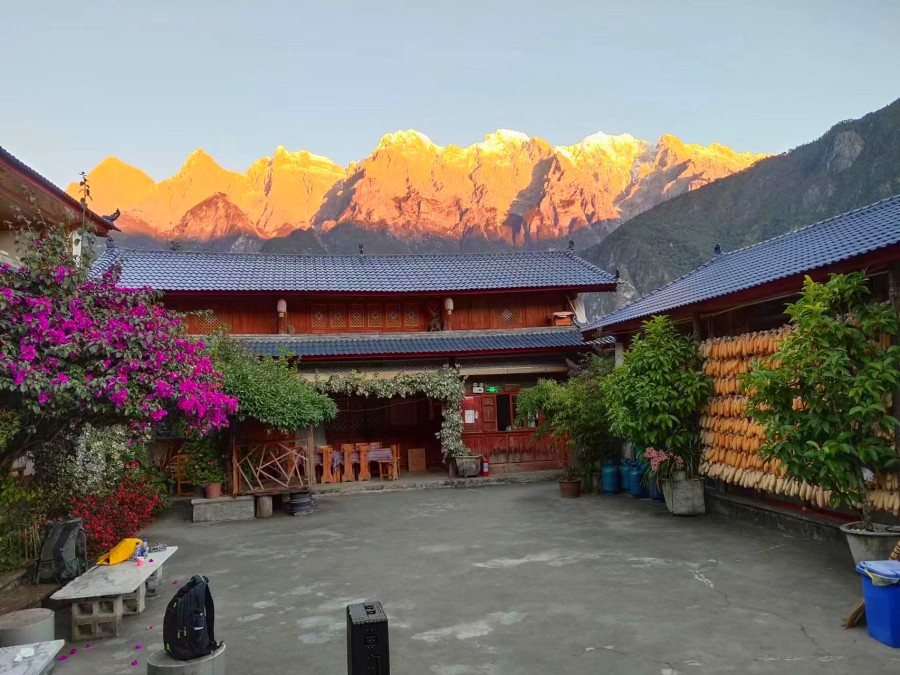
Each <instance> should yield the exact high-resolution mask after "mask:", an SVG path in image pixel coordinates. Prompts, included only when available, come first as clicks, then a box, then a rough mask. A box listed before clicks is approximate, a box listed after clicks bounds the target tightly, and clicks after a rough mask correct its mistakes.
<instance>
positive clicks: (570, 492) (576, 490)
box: [559, 480, 581, 499]
mask: <svg viewBox="0 0 900 675" xmlns="http://www.w3.org/2000/svg"><path fill="white" fill-rule="evenodd" d="M559 494H560V496H561V497H566V498H567V499H574V498H575V497H580V496H581V481H580V480H561V481H559Z"/></svg>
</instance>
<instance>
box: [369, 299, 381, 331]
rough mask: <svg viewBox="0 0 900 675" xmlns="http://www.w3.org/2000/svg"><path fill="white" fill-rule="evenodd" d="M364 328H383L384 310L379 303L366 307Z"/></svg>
mask: <svg viewBox="0 0 900 675" xmlns="http://www.w3.org/2000/svg"><path fill="white" fill-rule="evenodd" d="M366 310H367V312H366V326H367V327H369V328H381V327H383V326H384V319H383V318H382V317H383V315H384V309H383V307H382V305H381V303H374V304H371V305H368V307H366Z"/></svg>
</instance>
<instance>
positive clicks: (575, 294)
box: [97, 246, 615, 471]
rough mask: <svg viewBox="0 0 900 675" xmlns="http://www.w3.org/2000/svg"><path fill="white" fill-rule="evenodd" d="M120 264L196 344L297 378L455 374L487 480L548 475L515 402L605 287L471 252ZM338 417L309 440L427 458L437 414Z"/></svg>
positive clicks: (139, 256) (534, 263)
mask: <svg viewBox="0 0 900 675" xmlns="http://www.w3.org/2000/svg"><path fill="white" fill-rule="evenodd" d="M115 264H118V265H121V267H122V270H123V275H122V283H123V284H124V285H126V286H150V287H152V288H155V289H158V290H160V291H162V292H163V294H164V296H163V297H164V302H165V304H166V305H167V306H168V307H170V308H172V309H175V310H180V311H192V310H209V311H208V312H207V313H205V314H204V315H202V316H200V315H198V316H190V317H189V318H188V319H187V321H188V327H189V330H190V331H191V332H192V333H195V334H204V333H209V332H212V331H215V330H220V329H225V330H227V332H229V333H230V334H232V335H233V336H235V337H236V338H237V339H240V340H241V341H243V342H244V343H245V344H246V346H247V347H248V348H250V349H251V350H252V351H254V352H255V353H258V354H260V355H273V356H286V357H292V358H296V359H297V367H298V369H299V370H300V371H301V372H302V373H303V374H304V375H305V376H307V377H310V378H315V377H320V378H324V377H328V376H329V375H333V374H349V373H350V372H351V371H358V372H361V373H365V374H367V375H369V376H373V377H390V376H392V375H394V374H397V373H404V372H406V373H416V372H427V371H435V370H438V369H441V368H445V367H447V366H452V367H456V368H458V369H459V371H460V374H461V375H463V376H464V377H465V378H466V387H467V395H466V398H465V400H464V403H463V412H462V414H463V422H464V432H463V440H464V442H465V443H466V444H467V445H468V446H469V447H470V448H471V449H472V450H473V451H474V452H475V453H477V454H485V455H488V456H490V457H491V458H492V459H493V461H494V463H493V465H492V470H494V471H512V470H517V469H535V468H546V467H552V466H555V465H556V463H557V460H556V457H555V454H554V453H553V452H552V451H551V450H550V449H549V448H547V447H546V446H545V445H544V444H541V443H538V442H536V441H535V440H534V439H533V430H532V429H531V428H530V427H526V428H518V427H517V426H516V422H515V410H516V395H517V392H518V391H519V390H520V388H522V387H524V386H528V385H530V384H533V383H534V382H535V381H536V380H537V378H539V377H564V376H565V375H566V373H567V371H568V366H567V359H568V360H571V359H573V358H576V357H577V356H578V355H579V354H580V353H582V352H584V351H586V350H587V349H589V346H588V345H586V344H585V342H584V341H583V340H582V337H581V333H580V329H579V324H582V325H583V324H584V322H585V317H584V309H583V304H582V302H581V298H580V294H581V293H585V292H598V291H599V292H603V291H614V290H615V280H614V279H613V278H612V276H610V275H609V274H607V273H606V272H604V271H603V270H601V269H598V268H597V267H595V266H593V265H591V264H590V263H588V262H587V261H585V260H583V259H581V258H579V257H577V256H576V255H575V254H574V252H573V251H571V250H563V251H529V252H517V253H490V254H477V255H462V254H460V255H438V254H434V255H364V254H360V255H267V254H217V253H199V252H189V251H143V250H126V249H122V248H116V247H114V246H111V247H109V248H108V249H107V251H106V253H105V254H104V255H103V256H102V257H101V258H100V260H98V262H97V267H98V268H99V269H103V268H106V267H108V266H110V265H115ZM337 403H338V407H339V409H340V411H341V412H340V414H339V415H338V417H337V419H335V420H334V421H333V422H331V423H329V424H328V425H327V426H325V427H324V428H322V429H318V430H316V437H315V443H316V444H317V445H326V444H327V445H330V446H333V447H339V446H340V445H341V444H343V443H359V442H368V441H373V442H374V441H381V442H383V443H397V444H399V446H400V448H401V468H402V466H403V465H405V464H406V452H405V451H406V449H408V448H411V447H415V448H425V450H426V461H427V465H428V468H432V469H436V468H438V467H440V466H441V464H442V456H441V451H440V447H439V442H438V440H437V438H436V436H435V434H436V433H437V431H438V430H439V428H440V425H441V419H442V415H441V407H440V403H439V402H437V401H434V400H430V399H428V398H426V397H425V396H424V395H423V396H418V397H417V396H409V397H407V398H403V399H401V398H394V399H390V400H378V399H373V398H371V397H369V398H363V397H357V396H346V397H343V398H338V399H337Z"/></svg>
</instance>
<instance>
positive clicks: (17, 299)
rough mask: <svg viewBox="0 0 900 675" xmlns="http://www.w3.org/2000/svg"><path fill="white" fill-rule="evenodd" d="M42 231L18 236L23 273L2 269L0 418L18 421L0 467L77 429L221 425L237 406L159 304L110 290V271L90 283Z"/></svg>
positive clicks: (54, 236)
mask: <svg viewBox="0 0 900 675" xmlns="http://www.w3.org/2000/svg"><path fill="white" fill-rule="evenodd" d="M40 230H41V231H40V235H39V236H38V235H37V234H33V233H31V232H30V231H25V232H24V233H23V234H20V244H19V249H20V250H21V251H23V257H22V264H21V265H19V266H11V265H9V264H3V265H2V266H0V407H5V408H8V409H11V410H13V411H14V412H15V413H16V414H17V416H18V425H17V427H16V430H15V432H14V433H13V435H12V437H11V438H7V439H6V447H5V448H4V449H3V450H2V453H0V467H8V466H9V465H10V464H11V463H12V462H13V461H14V460H15V459H16V458H17V457H19V456H21V455H23V454H27V453H31V454H34V453H39V452H47V451H52V450H53V449H54V448H58V447H59V446H60V445H65V444H66V443H70V442H71V439H73V438H75V437H77V435H78V432H79V429H80V428H81V427H82V426H83V425H84V424H86V423H89V424H91V425H92V426H94V427H95V428H102V427H107V426H112V425H119V424H124V425H126V426H128V427H129V428H130V429H133V430H134V431H141V430H144V429H146V428H147V427H148V426H149V425H150V424H152V423H154V422H159V421H161V420H163V419H166V422H167V423H170V425H172V423H173V422H174V423H175V425H178V426H180V428H182V429H184V430H185V431H186V432H188V433H192V434H196V435H203V434H205V433H208V432H209V431H211V430H214V429H217V428H221V427H224V426H227V423H228V420H227V416H228V415H229V414H230V413H233V412H234V411H235V410H236V408H237V401H236V400H235V399H234V398H233V397H231V396H228V395H227V394H226V393H224V392H223V390H222V378H221V376H220V374H219V373H218V372H216V370H215V369H214V368H213V365H212V361H211V359H210V356H209V353H208V350H207V348H206V345H204V343H203V342H202V341H200V340H196V339H193V338H190V337H188V336H187V335H186V334H185V331H184V326H183V324H182V322H181V320H180V319H179V318H178V317H177V316H176V315H174V314H172V313H170V312H168V311H167V310H166V309H165V308H164V307H163V306H162V305H161V304H160V302H159V296H158V294H157V293H155V292H154V291H152V290H150V289H147V288H124V287H122V286H120V285H119V276H120V271H119V269H118V268H111V269H109V270H107V271H104V272H103V273H102V274H95V275H91V273H90V268H89V267H88V266H87V265H86V264H85V263H83V262H80V261H77V260H75V259H74V258H73V256H72V255H71V254H70V253H69V248H70V241H69V238H68V237H67V235H66V233H65V231H64V230H63V229H62V228H57V227H54V226H50V225H48V224H46V223H41V228H40ZM175 425H172V426H175Z"/></svg>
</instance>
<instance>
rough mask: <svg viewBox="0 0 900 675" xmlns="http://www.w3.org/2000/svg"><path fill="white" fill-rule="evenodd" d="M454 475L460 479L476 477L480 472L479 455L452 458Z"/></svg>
mask: <svg viewBox="0 0 900 675" xmlns="http://www.w3.org/2000/svg"><path fill="white" fill-rule="evenodd" d="M453 463H454V464H456V473H457V475H459V476H461V477H462V478H471V477H472V476H477V475H478V473H479V471H480V470H481V455H460V456H457V457H454V458H453Z"/></svg>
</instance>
